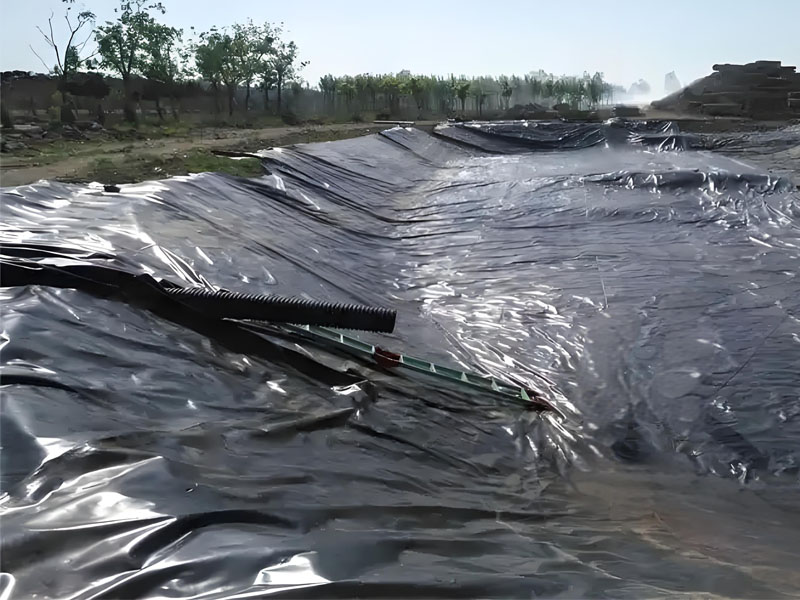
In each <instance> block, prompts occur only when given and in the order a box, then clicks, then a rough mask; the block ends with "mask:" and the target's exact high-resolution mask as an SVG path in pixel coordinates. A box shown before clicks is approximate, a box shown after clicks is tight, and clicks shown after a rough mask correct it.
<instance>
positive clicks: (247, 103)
mask: <svg viewBox="0 0 800 600" xmlns="http://www.w3.org/2000/svg"><path fill="white" fill-rule="evenodd" d="M246 85H247V92H246V93H245V95H244V112H249V111H250V82H249V81H248V82H247V83H246Z"/></svg>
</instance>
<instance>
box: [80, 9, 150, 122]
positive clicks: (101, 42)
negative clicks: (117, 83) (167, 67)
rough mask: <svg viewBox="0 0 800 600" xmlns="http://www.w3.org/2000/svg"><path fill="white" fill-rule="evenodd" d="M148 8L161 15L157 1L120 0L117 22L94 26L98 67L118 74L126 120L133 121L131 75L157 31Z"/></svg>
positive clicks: (139, 68) (141, 65)
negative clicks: (122, 92)
mask: <svg viewBox="0 0 800 600" xmlns="http://www.w3.org/2000/svg"><path fill="white" fill-rule="evenodd" d="M150 11H155V12H160V13H161V14H164V12H166V9H165V8H164V6H163V5H162V4H161V3H160V2H154V3H152V4H147V2H146V0H121V1H120V5H119V8H115V9H114V12H115V13H117V15H118V17H117V20H116V21H107V22H106V24H105V25H100V26H98V27H97V30H96V32H95V40H96V41H97V48H98V52H99V54H100V57H101V62H100V66H101V67H103V68H105V69H108V70H110V71H113V72H115V73H119V75H120V77H121V78H122V87H123V90H124V92H125V107H124V114H125V119H126V120H127V121H130V122H133V123H135V122H136V120H137V119H136V111H135V109H134V107H133V89H132V77H133V76H134V75H138V74H140V73H141V72H142V69H143V68H144V66H145V65H146V53H145V46H146V44H148V43H149V38H150V37H151V36H153V35H154V33H155V32H156V31H158V28H157V25H158V23H157V22H156V20H155V19H154V18H153V16H152V15H151V14H150Z"/></svg>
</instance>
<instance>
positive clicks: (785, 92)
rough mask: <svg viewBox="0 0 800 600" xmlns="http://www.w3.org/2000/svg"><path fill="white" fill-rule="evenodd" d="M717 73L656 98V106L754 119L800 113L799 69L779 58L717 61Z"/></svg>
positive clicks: (799, 114) (665, 108)
mask: <svg viewBox="0 0 800 600" xmlns="http://www.w3.org/2000/svg"><path fill="white" fill-rule="evenodd" d="M713 70H714V73H712V74H711V75H709V76H708V77H703V78H702V79H698V80H697V81H695V82H694V83H692V84H690V85H689V86H687V87H685V88H684V89H682V90H680V91H678V92H675V93H673V94H670V95H669V96H667V97H666V98H663V99H661V100H657V101H656V102H653V107H654V108H658V109H661V110H673V111H680V112H690V113H696V114H706V115H712V116H726V117H749V118H752V119H774V118H779V119H782V118H792V117H798V116H800V73H796V72H795V67H790V66H784V65H781V62H780V61H778V60H758V61H756V62H752V63H748V64H746V65H729V64H725V65H714V67H713Z"/></svg>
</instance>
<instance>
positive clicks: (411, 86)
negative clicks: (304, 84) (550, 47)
mask: <svg viewBox="0 0 800 600" xmlns="http://www.w3.org/2000/svg"><path fill="white" fill-rule="evenodd" d="M319 90H320V92H321V93H322V95H323V98H324V105H325V107H326V110H327V111H328V112H337V111H338V112H341V111H342V109H344V111H345V112H353V113H359V112H363V111H371V112H376V113H386V114H396V113H398V112H399V111H400V108H401V103H403V101H405V103H406V104H407V103H408V101H411V102H412V103H413V106H414V108H415V109H416V111H417V112H418V113H419V114H423V113H424V112H428V113H436V114H442V115H444V114H447V115H450V114H458V113H459V112H460V113H461V114H466V113H467V108H468V105H469V107H470V108H471V109H473V110H474V112H476V113H477V114H478V116H483V112H484V110H487V109H492V110H508V109H509V108H510V107H511V106H512V105H513V104H522V103H541V104H542V105H543V108H548V107H549V106H551V105H553V104H561V103H566V104H568V105H569V106H571V107H573V108H588V107H593V106H597V105H598V104H600V103H603V102H610V101H611V100H612V99H613V95H614V92H615V89H614V88H613V86H611V84H609V83H608V82H606V81H605V80H604V79H603V74H602V73H595V74H594V75H590V74H588V73H584V75H583V76H582V77H556V76H554V75H550V74H546V73H542V72H540V73H538V74H529V75H524V76H522V77H518V76H516V75H512V76H510V77H509V76H506V75H501V76H499V77H492V76H486V77H471V78H467V77H465V76H461V77H455V76H453V75H451V76H449V77H440V76H436V75H432V76H421V75H412V74H411V73H409V72H407V71H405V72H401V73H398V74H396V75H395V74H388V75H371V74H363V75H356V76H350V75H345V76H343V77H334V76H333V75H325V76H324V77H322V78H320V80H319Z"/></svg>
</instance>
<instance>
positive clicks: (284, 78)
mask: <svg viewBox="0 0 800 600" xmlns="http://www.w3.org/2000/svg"><path fill="white" fill-rule="evenodd" d="M306 65H308V61H305V62H299V63H298V62H297V45H296V44H295V43H294V42H288V43H287V42H280V43H279V44H276V46H275V48H274V51H273V53H272V56H271V57H270V58H269V59H267V61H266V64H265V69H264V70H265V71H271V72H272V73H273V74H274V75H273V76H274V79H275V89H276V90H277V92H278V98H277V102H278V112H279V113H280V111H281V96H282V92H283V87H284V85H286V84H287V83H290V82H291V81H292V80H293V79H294V78H295V77H297V74H298V71H299V70H300V69H302V68H303V67H305V66H306Z"/></svg>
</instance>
